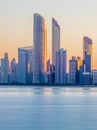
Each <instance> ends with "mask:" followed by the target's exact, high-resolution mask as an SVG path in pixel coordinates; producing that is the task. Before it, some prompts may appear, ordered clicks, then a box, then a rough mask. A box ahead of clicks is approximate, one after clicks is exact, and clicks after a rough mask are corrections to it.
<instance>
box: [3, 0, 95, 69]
mask: <svg viewBox="0 0 97 130" xmlns="http://www.w3.org/2000/svg"><path fill="white" fill-rule="evenodd" d="M33 3H34V4H33ZM54 3H55V0H54V1H51V0H50V1H46V2H45V1H43V2H41V1H38V0H36V1H33V0H23V1H22V0H14V1H12V0H1V1H0V6H1V7H0V17H1V21H0V28H1V30H0V43H1V44H0V45H1V46H0V48H1V51H0V58H1V57H3V54H4V52H8V53H9V58H10V59H12V58H13V57H15V58H16V59H17V52H18V51H17V50H18V48H19V47H23V46H31V45H32V41H33V14H34V13H36V12H37V13H39V14H41V15H42V16H43V17H44V18H45V20H46V23H47V39H48V42H47V44H48V47H47V48H48V58H49V57H51V50H52V49H51V44H52V39H51V32H52V29H51V28H52V24H51V22H52V21H51V19H52V17H54V18H55V19H56V20H57V21H58V23H59V25H60V28H61V42H60V44H61V48H64V49H66V50H67V55H68V59H70V58H71V56H72V55H74V56H81V58H82V57H83V56H82V52H83V50H82V49H83V37H84V36H88V37H90V38H91V39H92V40H93V62H95V63H93V68H97V62H96V57H97V52H96V50H97V45H96V43H97V38H96V37H97V18H96V17H97V13H96V12H97V11H96V10H97V9H96V5H97V1H96V0H86V1H83V0H82V1H79V0H74V1H73V2H71V1H70V0H69V1H67V0H65V1H63V0H61V1H57V2H56V6H54V8H53V5H54ZM40 5H41V6H40ZM59 5H60V7H61V8H60V7H59ZM71 20H72V22H71ZM87 23H88V24H87ZM75 48H76V51H75ZM78 48H80V50H79V49H78Z"/></svg>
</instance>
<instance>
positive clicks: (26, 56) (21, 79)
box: [18, 46, 33, 84]
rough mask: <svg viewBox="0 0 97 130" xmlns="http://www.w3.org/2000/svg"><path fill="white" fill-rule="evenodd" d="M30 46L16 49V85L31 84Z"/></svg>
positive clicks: (31, 55)
mask: <svg viewBox="0 0 97 130" xmlns="http://www.w3.org/2000/svg"><path fill="white" fill-rule="evenodd" d="M32 67H33V49H32V46H28V47H22V48H19V49H18V83H23V84H26V83H32V71H33V68H32Z"/></svg>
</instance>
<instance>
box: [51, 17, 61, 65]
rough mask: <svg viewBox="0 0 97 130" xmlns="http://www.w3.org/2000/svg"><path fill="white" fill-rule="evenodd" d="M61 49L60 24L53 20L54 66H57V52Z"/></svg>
mask: <svg viewBox="0 0 97 130" xmlns="http://www.w3.org/2000/svg"><path fill="white" fill-rule="evenodd" d="M59 49H60V26H59V24H58V22H57V21H56V20H55V19H54V18H52V65H53V66H55V61H56V60H55V57H56V52H57V51H58V50H59Z"/></svg>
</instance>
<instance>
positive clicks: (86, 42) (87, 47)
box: [83, 36, 92, 60]
mask: <svg viewBox="0 0 97 130" xmlns="http://www.w3.org/2000/svg"><path fill="white" fill-rule="evenodd" d="M85 53H87V55H92V40H91V39H90V38H88V37H86V36H84V38H83V59H84V60H85Z"/></svg>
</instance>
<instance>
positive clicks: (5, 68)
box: [1, 53, 9, 84]
mask: <svg viewBox="0 0 97 130" xmlns="http://www.w3.org/2000/svg"><path fill="white" fill-rule="evenodd" d="M8 72H9V60H8V53H5V54H4V58H3V59H1V83H4V84H8V82H9V80H8Z"/></svg>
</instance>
